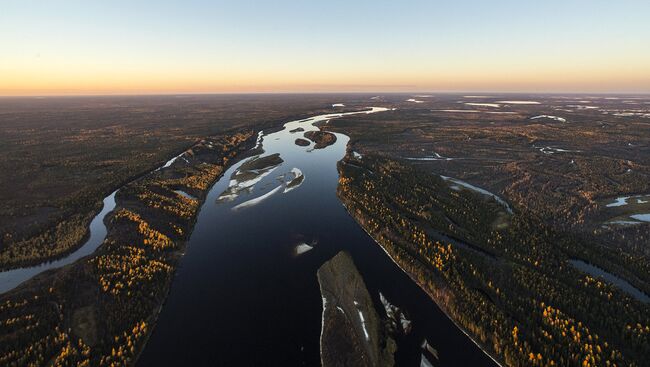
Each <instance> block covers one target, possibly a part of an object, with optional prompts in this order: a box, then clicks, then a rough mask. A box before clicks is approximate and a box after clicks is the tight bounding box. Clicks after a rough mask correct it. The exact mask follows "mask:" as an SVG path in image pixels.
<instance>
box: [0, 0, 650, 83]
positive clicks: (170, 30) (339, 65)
mask: <svg viewBox="0 0 650 367" xmlns="http://www.w3.org/2000/svg"><path fill="white" fill-rule="evenodd" d="M371 91H372V92H445V91H448V92H454V91H458V92H468V91H497V92H598V93H611V92H616V93H628V92H629V93H647V92H650V1H647V0H617V1H612V0H608V1H604V0H545V1H532V0H530V1H526V0H495V1H487V0H485V1H479V0H454V1H451V0H448V1H440V0H422V1H420V0H399V1H398V0H391V1H384V0H375V1H366V0H346V1H343V0H330V1H321V0H295V1H289V0H273V1H271V0H269V1H263V0H256V1H253V0H232V1H218V0H217V1H198V0H185V1H165V0H139V1H135V0H130V1H122V0H112V1H108V0H106V1H100V0H97V1H89V0H84V1H77V0H69V1H66V0H42V1H35V0H0V95H67V94H73V95H76V94H158V93H230V92H237V93H240V92H371Z"/></svg>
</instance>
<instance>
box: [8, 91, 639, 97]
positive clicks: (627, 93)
mask: <svg viewBox="0 0 650 367" xmlns="http://www.w3.org/2000/svg"><path fill="white" fill-rule="evenodd" d="M319 94H321V95H327V94H332V95H333V94H338V95H342V94H343V95H344V94H348V95H354V94H356V95H370V94H376V95H412V94H443V95H459V94H475V95H485V94H496V95H507V94H526V95H620V96H634V95H640V96H650V91H644V92H639V91H609V92H608V91H599V92H594V91H543V92H540V91H524V90H522V91H486V90H466V91H433V90H432V91H388V92H387V91H258V92H244V91H240V92H151V93H150V92H144V93H79V94H74V93H60V94H0V98H47V97H147V96H149V97H165V96H168V97H173V96H210V95H214V96H216V95H319ZM486 97H490V96H486Z"/></svg>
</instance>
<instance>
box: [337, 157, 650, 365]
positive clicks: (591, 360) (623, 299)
mask: <svg viewBox="0 0 650 367" xmlns="http://www.w3.org/2000/svg"><path fill="white" fill-rule="evenodd" d="M339 173H340V181H339V188H338V195H339V198H340V199H341V200H342V201H343V203H344V204H345V205H346V207H347V208H348V211H349V212H350V214H351V215H352V216H353V217H354V218H355V219H356V220H357V221H358V222H359V224H360V225H362V226H363V227H364V228H365V229H366V230H367V231H368V233H369V234H370V235H371V236H372V237H373V238H374V239H375V240H376V241H377V242H378V243H379V244H380V245H381V246H382V247H383V248H384V249H385V250H386V251H387V252H388V253H389V254H390V256H391V257H392V258H393V259H394V260H395V261H396V262H397V263H398V264H399V265H400V267H402V268H403V269H404V270H405V271H407V272H408V273H410V274H411V275H412V277H413V278H414V279H416V280H417V282H418V284H419V285H420V286H421V287H422V288H423V289H424V290H425V291H427V292H428V293H429V294H430V295H431V297H432V298H433V299H434V300H435V301H436V302H437V303H438V304H439V306H440V307H441V308H442V309H443V310H444V311H445V312H447V313H448V314H449V315H450V316H451V317H452V318H453V319H454V320H456V321H457V322H458V323H459V324H460V326H461V327H462V328H464V329H465V330H466V331H467V332H468V333H469V334H470V335H471V336H472V337H473V338H474V339H475V340H476V341H477V342H479V343H480V344H481V345H482V346H483V347H484V348H485V349H486V350H487V351H489V352H490V353H491V354H492V355H493V356H495V358H497V359H498V360H500V361H502V362H505V363H506V364H507V365H511V366H531V365H532V366H536V365H538V366H552V365H558V366H614V365H617V366H643V365H645V363H646V358H647V356H648V355H650V339H649V335H650V334H649V333H650V305H649V304H648V303H644V302H642V301H640V300H637V299H635V298H634V297H632V296H631V295H629V294H628V293H626V292H624V291H622V290H621V289H619V288H617V287H615V286H614V285H612V284H610V283H608V282H605V281H603V280H602V279H600V278H595V277H592V276H590V275H588V274H585V273H582V272H580V271H578V270H576V269H575V268H574V267H573V266H571V265H570V263H569V260H570V259H574V258H580V259H582V260H584V261H586V262H594V263H599V262H600V258H601V257H602V256H603V254H605V253H607V254H608V259H609V260H608V261H610V262H611V263H613V264H615V265H618V266H619V267H624V268H627V269H630V270H633V269H635V267H634V266H633V264H630V263H629V262H628V260H627V258H626V257H623V256H616V255H615V254H611V253H608V251H609V248H608V247H606V246H603V245H601V244H598V243H594V242H592V241H587V240H585V239H583V238H581V237H579V236H576V235H575V234H573V233H571V232H567V231H565V230H562V229H561V228H558V227H555V226H550V225H544V224H543V223H544V222H543V221H542V220H541V219H540V217H539V216H537V214H536V213H535V212H534V211H531V210H528V209H527V208H526V207H522V206H519V205H515V207H514V212H513V214H512V215H509V217H508V219H507V225H506V226H499V227H496V226H495V221H497V220H499V219H498V218H499V216H500V215H501V213H502V212H503V207H502V206H501V204H500V203H498V202H497V201H495V200H494V199H492V198H490V197H486V196H484V195H480V194H478V193H476V192H474V191H471V190H467V189H458V188H453V187H451V186H453V185H452V184H451V183H450V182H448V181H446V180H444V179H443V178H441V177H440V176H437V175H435V174H432V173H430V172H427V171H424V170H421V169H419V168H415V167H413V166H412V165H411V164H409V163H408V162H405V161H400V160H394V159H390V158H386V157H380V156H374V155H368V154H364V155H363V158H358V157H357V158H355V157H354V156H353V155H351V154H348V155H347V156H346V158H345V160H344V161H342V162H341V163H340V164H339ZM499 221H502V220H499ZM606 269H612V270H613V269H614V268H607V267H606ZM637 275H639V276H642V275H643V273H637ZM646 276H647V273H646ZM645 284H647V283H645ZM645 289H646V292H647V288H645Z"/></svg>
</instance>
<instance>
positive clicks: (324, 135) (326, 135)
mask: <svg viewBox="0 0 650 367" xmlns="http://www.w3.org/2000/svg"><path fill="white" fill-rule="evenodd" d="M305 138H307V139H309V140H311V141H313V142H314V143H316V145H315V146H314V149H323V148H326V147H328V146H330V145H332V144H334V143H336V135H334V134H332V133H330V132H327V131H307V132H306V133H305Z"/></svg>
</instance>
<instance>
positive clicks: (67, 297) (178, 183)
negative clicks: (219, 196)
mask: <svg viewBox="0 0 650 367" xmlns="http://www.w3.org/2000/svg"><path fill="white" fill-rule="evenodd" d="M255 138H256V134H255V133H254V131H252V130H248V131H246V132H243V133H235V134H229V135H222V136H217V137H212V138H207V139H203V140H201V141H199V142H198V143H197V144H195V145H194V146H192V147H191V148H190V149H188V150H187V151H186V152H184V153H183V154H182V155H181V156H180V158H179V159H177V160H175V161H174V162H172V163H171V164H169V165H166V166H165V167H162V168H161V169H159V170H154V171H152V172H149V173H148V174H147V175H145V176H143V177H141V178H140V179H138V180H135V181H133V182H131V183H129V184H127V185H125V186H124V187H123V188H122V189H121V190H120V191H119V192H118V193H117V195H116V202H117V205H116V207H115V210H114V211H113V212H112V213H111V214H110V215H109V216H108V217H107V218H106V220H105V223H106V226H107V228H108V233H107V235H106V240H105V241H104V243H103V245H102V246H101V248H100V249H98V250H97V252H96V253H95V254H94V256H92V257H88V258H85V259H83V260H81V261H78V262H75V263H73V264H71V265H68V266H65V267H63V268H61V269H58V270H55V271H49V272H46V273H43V274H41V275H40V276H38V277H36V278H35V279H34V281H30V282H27V283H25V284H23V285H21V286H20V287H18V288H17V289H15V290H14V291H11V292H9V293H7V294H5V295H3V296H2V301H3V302H2V305H3V318H4V317H6V318H8V319H9V318H10V319H19V320H21V319H22V318H25V320H33V321H34V324H30V322H31V321H25V322H26V323H27V325H23V326H24V328H23V330H13V329H12V330H6V332H4V333H2V335H0V339H2V340H3V345H12V344H14V345H21V348H20V349H16V348H11V349H7V350H4V349H5V348H2V350H0V364H5V363H7V364H8V363H10V362H12V361H14V362H17V361H20V363H19V364H22V363H23V362H27V361H37V360H40V359H41V358H45V357H46V356H47V355H50V353H54V354H53V356H54V357H49V358H61V360H64V361H70V362H80V363H82V362H84V361H88V362H89V363H91V364H93V365H111V364H115V363H117V364H119V365H132V364H134V363H135V361H136V360H137V356H138V355H139V353H140V351H141V350H142V348H143V346H144V345H145V343H146V340H147V338H148V336H149V334H150V332H151V330H153V325H155V320H156V315H157V314H158V312H159V311H160V309H161V306H162V305H163V303H164V300H165V298H166V295H167V293H168V292H169V289H170V286H171V282H172V279H173V274H174V272H175V269H176V265H177V262H178V259H180V257H181V256H182V254H183V252H184V249H185V244H186V240H187V238H188V237H189V234H190V233H191V230H192V227H193V225H194V222H195V220H196V214H197V213H198V210H199V208H200V207H201V204H202V203H203V202H204V200H205V196H206V193H207V191H208V190H209V188H210V187H211V186H212V184H213V183H214V182H215V181H216V180H217V179H218V178H219V177H220V176H221V174H222V173H223V172H224V171H225V170H226V168H227V167H229V166H231V165H232V164H234V163H235V162H237V161H239V160H240V159H242V158H244V157H246V156H247V155H248V154H250V152H251V148H253V146H254V145H255V143H256V142H255V140H256V139H255ZM179 190H182V191H183V192H185V193H189V194H191V195H192V196H193V197H194V198H196V199H192V198H189V197H187V196H184V195H181V194H179V193H177V192H176V191H179ZM52 304H56V305H57V308H58V309H59V313H58V314H59V317H58V318H48V316H47V315H48V311H47V310H48V308H50V307H51V306H52ZM50 313H51V312H50ZM28 314H31V315H32V316H31V317H30V318H26V315H28ZM5 315H6V316H5ZM34 316H35V317H34ZM46 320H47V321H49V322H45V321H46ZM30 325H31V327H30ZM48 336H49V337H48ZM5 342H7V343H5ZM66 345H67V347H66ZM7 348H8V347H7ZM59 348H60V350H59V352H57V349H59ZM66 348H68V349H66ZM64 350H67V351H65V352H64ZM49 358H48V359H49Z"/></svg>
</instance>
